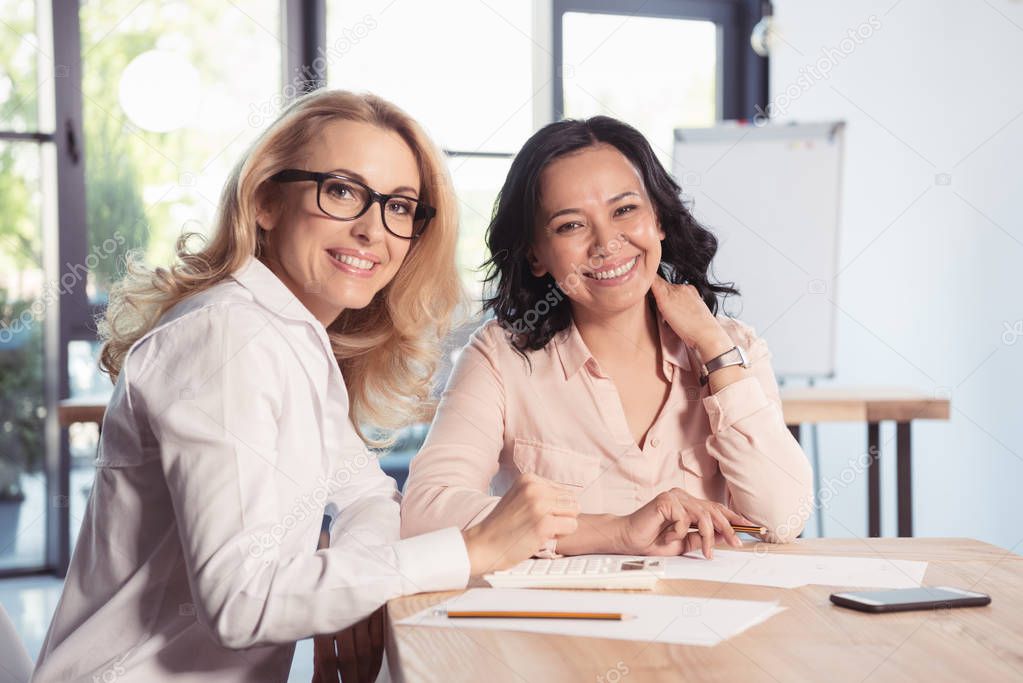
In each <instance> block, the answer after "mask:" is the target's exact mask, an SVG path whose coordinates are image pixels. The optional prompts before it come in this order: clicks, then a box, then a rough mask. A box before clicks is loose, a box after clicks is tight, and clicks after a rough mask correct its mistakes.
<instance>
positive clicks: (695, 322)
mask: <svg viewBox="0 0 1023 683" xmlns="http://www.w3.org/2000/svg"><path fill="white" fill-rule="evenodd" d="M651 291H652V292H653V293H654V299H655V300H656V302H657V308H658V309H659V310H660V312H661V315H663V316H664V320H665V321H666V322H667V323H668V324H669V325H670V326H671V329H673V330H674V331H675V334H677V335H678V336H679V337H680V338H681V339H682V341H683V342H684V343H685V345H686V346H688V347H690V348H693V349H696V351H697V353H699V354H700V358H701V359H703V360H704V361H708V360H710V359H711V358H714V357H715V356H719V355H721V354H722V353H724V352H725V351H728V350H729V349H731V348H732V347H733V346H735V344H734V342H732V338H731V337H729V336H728V333H727V332H725V329H724V328H723V327H721V323H719V322H718V321H717V318H715V317H714V314H713V313H711V312H710V309H709V308H707V304H706V303H704V301H703V299H702V298H701V297H700V292H699V290H697V289H696V287H694V286H693V285H673V284H671V283H670V282H668V281H667V280H665V279H664V278H662V277H660V276H657V277H655V278H654V283H653V286H652V287H651Z"/></svg>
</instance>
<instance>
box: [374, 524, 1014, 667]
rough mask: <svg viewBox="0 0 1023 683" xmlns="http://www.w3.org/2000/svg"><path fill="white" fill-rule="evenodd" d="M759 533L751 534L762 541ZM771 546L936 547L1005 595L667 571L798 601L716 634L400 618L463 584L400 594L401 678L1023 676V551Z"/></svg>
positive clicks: (703, 586) (976, 580)
mask: <svg viewBox="0 0 1023 683" xmlns="http://www.w3.org/2000/svg"><path fill="white" fill-rule="evenodd" d="M752 548H753V544H752V543H751V544H748V545H747V548H746V549H747V550H748V551H752ZM767 548H768V552H772V553H773V552H777V553H806V554H809V553H812V554H819V555H855V556H864V557H877V556H882V557H887V558H891V559H906V560H927V561H928V562H929V563H930V564H929V565H928V567H927V574H926V576H925V578H924V584H925V585H931V586H940V585H948V586H955V587H958V588H963V589H969V590H976V591H980V592H982V593H987V594H988V595H990V596H991V604H990V605H988V606H986V607H969V608H956V609H944V610H929V611H919V612H899V613H891V614H867V613H863V612H856V611H854V610H849V609H845V608H842V607H837V606H835V605H832V604H831V602H830V601H829V599H828V596H829V595H830V594H831V593H833V592H835V591H836V590H837V588H842V587H829V586H804V587H802V588H797V589H783V588H771V587H765V586H748V585H740V584H722V583H716V582H709V581H692V580H671V581H661V582H659V586H658V589H657V592H658V593H663V594H665V595H683V596H695V597H715V598H733V599H742V600H769V601H774V600H777V601H779V602H780V603H781V605H782V606H784V607H787V608H788V609H786V610H785V611H784V612H782V613H781V614H778V615H777V616H775V617H772V618H771V619H769V620H768V621H766V622H764V623H762V624H759V625H757V626H754V627H752V628H750V629H749V630H747V631H745V632H743V633H741V634H740V635H738V636H736V637H734V638H731V639H729V640H726V641H724V642H722V643H720V644H718V645H717V646H715V647H698V646H686V645H668V644H663V643H641V642H635V641H624V640H606V639H596V638H578V637H572V636H551V635H541V634H533V633H517V632H514V631H484V630H472V631H469V630H456V629H446V628H445V629H440V628H430V627H426V626H418V627H417V626H396V625H395V623H396V622H397V621H400V620H401V619H404V618H405V617H407V616H410V615H412V614H415V613H416V612H418V611H420V610H422V609H425V608H427V607H430V606H432V605H435V604H437V603H439V602H441V601H442V600H445V599H446V598H448V597H451V596H452V595H457V593H458V592H447V593H424V594H420V595H413V596H409V597H404V598H399V599H396V600H392V601H391V602H390V603H389V604H388V606H387V611H388V624H387V630H388V633H387V640H388V644H387V648H388V652H387V655H388V664H389V667H390V671H391V675H392V676H393V677H394V680H396V681H407V682H409V683H414V682H415V683H417V682H418V681H445V682H448V681H452V682H453V681H484V682H485V683H501V682H503V681H515V682H517V683H533V682H534V681H605V682H607V683H618V681H624V682H625V683H629V681H635V682H636V683H639V682H643V683H646V681H680V680H686V681H743V682H748V681H828V682H829V683H838V682H840V681H857V682H860V681H864V680H870V681H971V682H979V681H1003V680H1023V637H1021V636H1020V634H1021V633H1023V557H1020V556H1019V555H1015V554H1012V553H1010V552H1009V551H1006V550H1004V549H1002V548H998V547H996V546H992V545H989V544H987V543H982V542H980V541H975V540H972V539H963V538H956V539H941V538H868V539H801V540H799V541H797V542H795V543H792V544H789V545H785V546H775V545H769V546H767Z"/></svg>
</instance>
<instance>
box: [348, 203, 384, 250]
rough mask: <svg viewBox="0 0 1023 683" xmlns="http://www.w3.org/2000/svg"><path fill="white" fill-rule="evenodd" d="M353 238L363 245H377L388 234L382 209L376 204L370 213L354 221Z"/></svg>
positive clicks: (370, 208)
mask: <svg viewBox="0 0 1023 683" xmlns="http://www.w3.org/2000/svg"><path fill="white" fill-rule="evenodd" d="M351 225H352V228H351V229H352V236H353V237H355V239H357V240H359V241H360V242H362V243H363V244H375V243H377V242H379V241H381V240H382V239H384V236H385V235H386V234H387V229H386V228H385V227H384V219H383V216H382V215H381V213H380V207H379V206H378V205H376V204H374V205H373V206H371V207H369V211H367V212H366V213H364V214H362V215H361V216H359V217H358V218H357V219H355V220H354V221H352V223H351Z"/></svg>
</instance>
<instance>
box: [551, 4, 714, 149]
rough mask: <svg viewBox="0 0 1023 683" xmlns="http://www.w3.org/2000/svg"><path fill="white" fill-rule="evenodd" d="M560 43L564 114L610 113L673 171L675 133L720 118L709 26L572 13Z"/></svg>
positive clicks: (711, 29) (575, 116) (571, 115)
mask: <svg viewBox="0 0 1023 683" xmlns="http://www.w3.org/2000/svg"><path fill="white" fill-rule="evenodd" d="M562 41H563V45H564V51H563V56H562V63H561V73H562V75H563V82H564V93H565V109H564V112H565V116H568V117H573V118H588V117H590V116H596V115H597V114H605V115H607V116H613V117H615V118H617V119H621V120H622V121H625V122H627V123H629V124H631V125H633V126H635V127H636V128H637V129H639V131H640V132H641V133H643V135H644V136H646V138H647V140H649V141H650V144H651V146H652V147H653V148H654V151H655V152H656V153H657V154H658V156H659V157H660V158H661V163H663V164H664V165H665V166H666V167H668V168H671V149H672V147H673V145H674V130H675V128H679V127H683V126H692V127H696V126H710V125H713V123H714V121H715V120H716V119H717V118H718V111H719V108H720V107H719V102H718V100H719V95H720V74H719V68H718V67H719V64H718V29H717V26H716V25H715V24H714V22H712V21H702V20H701V21H693V20H689V19H664V18H659V17H631V16H630V17H622V16H616V15H610V14H594V13H589V12H585V13H584V12H569V13H566V14H565V16H564V19H563V36H562Z"/></svg>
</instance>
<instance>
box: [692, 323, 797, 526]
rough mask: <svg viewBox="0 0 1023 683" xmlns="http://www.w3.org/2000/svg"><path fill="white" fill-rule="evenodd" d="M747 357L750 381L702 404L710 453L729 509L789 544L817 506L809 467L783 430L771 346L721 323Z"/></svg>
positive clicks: (735, 384)
mask: <svg viewBox="0 0 1023 683" xmlns="http://www.w3.org/2000/svg"><path fill="white" fill-rule="evenodd" d="M722 325H724V326H725V329H726V330H727V331H728V332H729V334H730V335H731V336H732V338H733V340H734V341H735V342H736V343H737V344H739V345H741V346H742V347H743V349H744V350H745V351H746V353H747V356H748V358H749V361H750V370H749V376H748V377H744V378H743V379H741V380H739V381H737V382H733V383H732V384H729V385H728V386H726V387H723V388H722V389H720V390H719V391H718V392H717V393H714V394H711V395H710V396H708V397H706V398H705V399H704V400H703V405H704V408H705V409H706V411H707V417H708V419H709V420H710V430H711V435H710V436H709V437H708V438H707V443H706V445H707V450H708V452H709V453H710V454H711V455H712V456H713V457H714V458H715V459H716V460H717V462H718V467H719V469H720V470H721V473H722V475H723V476H724V477H725V481H726V482H727V488H728V493H729V497H730V499H731V503H730V507H732V508H733V509H734V510H735V511H736V512H738V513H739V514H741V515H743V516H745V517H748V518H749V519H750V520H752V521H754V522H756V523H757V524H760V525H762V526H765V527H767V529H768V534H767V540H768V541H771V542H774V543H785V542H788V541H791V540H793V539H795V538H796V537H797V536H798V535H799V534H800V532H802V530H803V526H804V524H805V523H806V520H807V518H808V517H809V515H810V512H811V510H812V506H813V481H812V474H811V470H810V464H809V462H808V461H807V458H806V455H805V454H804V453H803V450H802V448H800V446H799V442H797V441H796V439H795V438H794V437H793V436H792V433H791V432H789V430H788V427H786V426H785V419H784V417H783V415H782V408H781V396H780V394H779V392H778V383H777V381H776V380H775V378H774V370H773V369H772V368H771V353H770V351H769V350H768V348H767V342H765V341H764V340H763V339H762V338H760V337H758V336H756V333H755V332H754V330H753V329H752V328H750V327H749V326H747V325H744V324H742V323H740V322H738V321H735V320H731V319H722Z"/></svg>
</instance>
